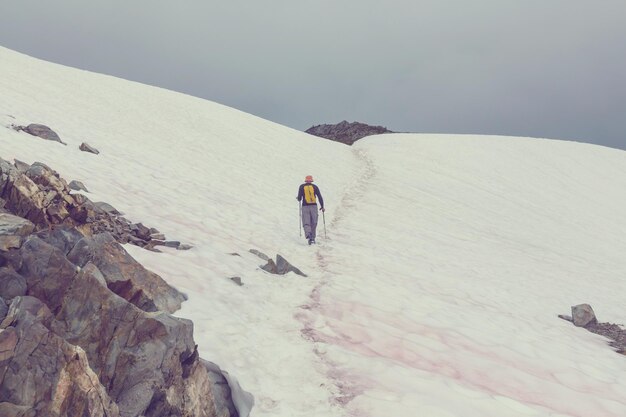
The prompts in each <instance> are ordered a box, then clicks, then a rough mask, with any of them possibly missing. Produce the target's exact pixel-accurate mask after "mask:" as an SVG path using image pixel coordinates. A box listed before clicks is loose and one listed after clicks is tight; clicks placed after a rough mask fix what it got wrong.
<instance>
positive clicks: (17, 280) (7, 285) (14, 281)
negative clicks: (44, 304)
mask: <svg viewBox="0 0 626 417" xmlns="http://www.w3.org/2000/svg"><path fill="white" fill-rule="evenodd" d="M27 290H28V287H27V286H26V279H25V278H24V277H23V276H21V275H20V274H18V273H17V272H15V271H14V270H13V268H8V267H0V296H1V297H2V298H4V299H5V300H12V299H13V298H15V297H19V296H23V295H26V291H27Z"/></svg>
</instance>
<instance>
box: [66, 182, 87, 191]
mask: <svg viewBox="0 0 626 417" xmlns="http://www.w3.org/2000/svg"><path fill="white" fill-rule="evenodd" d="M68 186H69V187H70V189H72V190H74V191H84V192H86V193H88V192H89V190H87V187H85V184H83V183H82V182H80V181H76V180H72V181H70V183H69V184H68Z"/></svg>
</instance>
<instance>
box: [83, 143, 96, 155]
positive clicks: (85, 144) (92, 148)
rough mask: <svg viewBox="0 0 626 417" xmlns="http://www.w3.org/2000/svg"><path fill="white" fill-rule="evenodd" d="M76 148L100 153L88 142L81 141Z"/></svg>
mask: <svg viewBox="0 0 626 417" xmlns="http://www.w3.org/2000/svg"><path fill="white" fill-rule="evenodd" d="M78 149H80V150H81V151H83V152H89V153H93V154H96V155H98V154H99V153H100V151H99V150H97V149H96V148H94V147H93V146H90V145H89V144H87V143H85V142H83V143H81V144H80V146H79V147H78Z"/></svg>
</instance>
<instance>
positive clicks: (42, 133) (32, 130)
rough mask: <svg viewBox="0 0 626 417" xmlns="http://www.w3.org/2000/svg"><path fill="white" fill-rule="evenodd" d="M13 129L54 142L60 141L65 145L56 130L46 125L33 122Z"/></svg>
mask: <svg viewBox="0 0 626 417" xmlns="http://www.w3.org/2000/svg"><path fill="white" fill-rule="evenodd" d="M13 129H15V130H17V131H18V132H20V131H23V132H26V133H28V134H29V135H33V136H37V137H39V138H41V139H45V140H51V141H53V142H59V143H62V144H63V145H65V143H64V142H63V141H62V140H61V138H60V137H59V135H57V133H56V132H55V131H54V130H52V129H50V128H49V127H48V126H46V125H40V124H36V123H31V124H29V125H28V126H14V127H13Z"/></svg>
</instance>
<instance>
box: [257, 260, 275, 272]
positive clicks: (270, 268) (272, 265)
mask: <svg viewBox="0 0 626 417" xmlns="http://www.w3.org/2000/svg"><path fill="white" fill-rule="evenodd" d="M261 269H262V270H264V271H267V272H269V273H270V274H277V273H278V268H277V267H276V263H275V262H274V260H273V259H268V260H267V264H265V265H263V266H262V267H261Z"/></svg>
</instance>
